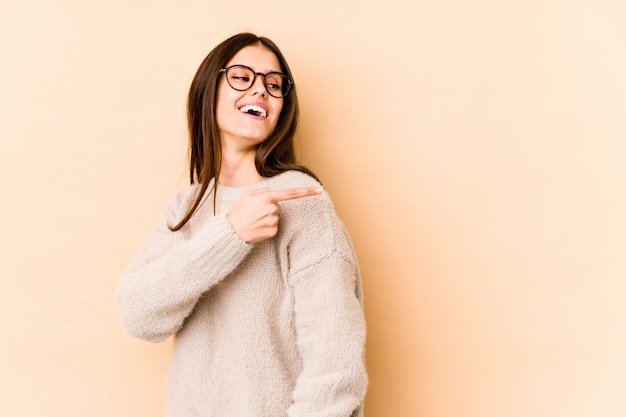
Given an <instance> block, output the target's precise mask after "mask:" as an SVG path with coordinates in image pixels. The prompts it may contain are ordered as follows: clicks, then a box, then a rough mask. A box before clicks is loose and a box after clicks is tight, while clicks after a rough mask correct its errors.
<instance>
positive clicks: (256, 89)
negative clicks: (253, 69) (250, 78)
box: [250, 74, 267, 97]
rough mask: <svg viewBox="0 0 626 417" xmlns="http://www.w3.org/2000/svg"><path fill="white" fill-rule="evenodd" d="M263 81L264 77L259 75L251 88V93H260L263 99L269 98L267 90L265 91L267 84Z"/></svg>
mask: <svg viewBox="0 0 626 417" xmlns="http://www.w3.org/2000/svg"><path fill="white" fill-rule="evenodd" d="M263 81H264V80H263V76H262V75H258V74H257V76H256V78H255V80H254V82H253V83H252V87H250V92H251V93H252V95H255V94H257V93H259V94H261V95H262V96H263V97H265V96H267V90H266V89H265V84H264V82H263Z"/></svg>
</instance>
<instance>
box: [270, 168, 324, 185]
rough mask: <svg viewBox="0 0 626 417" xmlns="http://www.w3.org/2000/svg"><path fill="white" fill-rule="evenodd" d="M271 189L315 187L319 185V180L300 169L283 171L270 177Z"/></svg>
mask: <svg viewBox="0 0 626 417" xmlns="http://www.w3.org/2000/svg"><path fill="white" fill-rule="evenodd" d="M272 180H273V181H272V182H273V184H272V187H271V188H273V189H286V188H296V187H315V186H320V185H321V184H320V182H319V181H318V180H316V179H315V178H313V177H312V176H310V175H309V174H306V173H304V172H301V171H296V170H291V171H285V172H283V173H281V174H278V175H277V176H275V177H273V178H272Z"/></svg>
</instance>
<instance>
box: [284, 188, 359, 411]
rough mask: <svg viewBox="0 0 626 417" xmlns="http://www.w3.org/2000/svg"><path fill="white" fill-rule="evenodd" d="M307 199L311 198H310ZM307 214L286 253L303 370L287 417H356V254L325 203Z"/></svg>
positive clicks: (357, 323)
mask: <svg viewBox="0 0 626 417" xmlns="http://www.w3.org/2000/svg"><path fill="white" fill-rule="evenodd" d="M309 201H311V200H309ZM320 205H321V208H322V210H321V212H318V210H312V211H311V210H307V211H308V212H309V213H313V214H312V215H308V216H306V217H307V220H309V227H306V228H304V229H303V230H302V231H301V232H298V233H297V234H296V235H295V236H294V239H293V242H292V244H291V246H292V247H291V250H290V265H291V271H292V272H291V277H290V279H291V282H292V286H293V291H294V310H295V326H296V334H297V344H298V349H299V352H300V355H301V358H302V372H301V374H300V375H299V376H298V379H297V381H296V386H295V388H294V391H293V396H292V399H293V403H292V404H291V406H290V408H289V412H288V415H289V416H290V417H304V416H306V417H360V416H362V407H363V400H364V396H365V391H366V388H367V373H366V369H365V360H364V348H365V332H366V330H365V318H364V313H363V306H362V298H361V282H360V278H359V271H358V266H357V263H356V259H355V256H354V252H353V249H352V246H351V244H350V241H349V239H348V236H347V234H346V233H345V230H344V229H343V225H342V224H341V223H340V221H339V220H338V219H337V218H336V216H335V214H334V211H333V209H332V206H331V205H330V201H329V200H324V198H322V199H321V204H320Z"/></svg>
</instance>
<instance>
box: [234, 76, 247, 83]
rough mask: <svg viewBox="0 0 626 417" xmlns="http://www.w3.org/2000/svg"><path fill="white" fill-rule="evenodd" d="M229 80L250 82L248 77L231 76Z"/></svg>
mask: <svg viewBox="0 0 626 417" xmlns="http://www.w3.org/2000/svg"><path fill="white" fill-rule="evenodd" d="M230 78H232V79H234V80H237V81H244V82H248V81H250V77H246V76H243V75H241V76H237V75H233V76H232V77H230Z"/></svg>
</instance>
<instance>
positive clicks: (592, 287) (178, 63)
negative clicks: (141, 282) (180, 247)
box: [0, 0, 626, 417]
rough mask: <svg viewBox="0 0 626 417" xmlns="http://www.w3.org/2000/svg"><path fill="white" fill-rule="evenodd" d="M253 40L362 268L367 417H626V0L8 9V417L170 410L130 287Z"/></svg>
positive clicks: (2, 245)
mask: <svg viewBox="0 0 626 417" xmlns="http://www.w3.org/2000/svg"><path fill="white" fill-rule="evenodd" d="M242 30H251V31H255V32H257V33H259V34H263V35H267V36H269V37H270V38H272V39H274V40H275V41H276V42H277V43H278V44H279V45H280V46H281V48H282V49H283V51H284V53H285V55H286V56H287V58H288V60H289V62H290V64H291V65H292V69H293V70H294V72H295V74H296V82H297V85H298V90H299V94H300V98H301V103H302V113H303V123H302V129H301V131H300V136H299V143H300V145H301V146H300V153H301V155H302V158H303V160H304V162H306V163H307V164H308V165H309V166H310V167H311V168H313V169H314V171H316V172H317V173H318V174H319V175H320V177H321V178H322V179H323V181H324V183H325V186H326V188H327V189H328V190H329V192H330V193H331V195H332V196H333V198H334V201H335V203H336V208H337V210H338V212H339V214H340V215H341V217H342V218H343V219H344V221H345V223H346V225H347V227H348V229H349V231H350V233H351V235H352V237H353V240H354V243H355V246H356V249H357V252H358V255H359V258H360V261H361V266H362V271H363V278H364V285H365V291H366V314H367V319H368V323H369V337H368V346H367V352H368V368H369V372H370V377H371V383H370V390H369V393H368V397H367V406H366V410H367V415H368V417H390V416H393V417H413V416H419V417H528V416H533V417H583V416H584V417H589V416H594V417H608V416H623V415H626V395H624V393H626V302H625V298H626V280H625V277H626V256H624V253H625V250H626V221H625V220H624V213H625V209H626V122H625V118H626V77H624V74H626V56H625V51H626V3H624V2H623V1H622V0H614V1H611V0H573V1H572V0H529V1H522V0H517V1H504V2H503V1H495V0H493V1H488V0H473V1H463V0H437V1H435V0H417V1H406V0H387V1H377V2H368V1H363V0H345V1H332V2H330V1H316V2H309V3H303V2H294V1H281V2H279V1H248V0H241V1H238V2H228V1H219V2H218V1H210V2H209V1H200V0H190V1H185V2H178V1H176V2H175V1H173V0H171V1H158V2H149V1H126V0H124V1H122V0H114V1H104V0H97V1H94V0H92V1H78V0H65V1H63V0H50V1H44V0H14V1H11V0H8V1H7V0H0V48H1V49H0V53H1V64H0V191H1V196H2V204H1V208H0V215H1V216H0V220H1V222H2V224H1V226H0V227H1V232H0V254H1V260H0V277H1V280H0V297H1V300H0V325H1V329H2V333H3V341H2V346H1V347H0V363H1V365H0V366H1V370H0V378H1V379H0V414H1V415H6V416H27V417H30V416H47V417H57V416H59V417H61V416H62V417H79V416H80V417H83V416H90V417H100V416H102V417H104V416H107V417H110V416H117V417H131V416H132V417H135V416H142V417H150V416H153V417H157V416H160V415H161V412H162V409H163V377H164V373H165V369H166V364H167V358H168V353H169V348H170V347H169V344H168V342H166V343H164V344H162V345H151V344H149V343H146V342H142V341H136V340H132V339H131V338H130V337H129V336H127V335H126V334H125V333H124V332H123V331H122V329H121V327H120V324H119V322H118V319H117V316H116V311H115V304H114V298H113V294H114V288H115V284H116V281H117V279H118V277H119V275H120V274H121V272H122V270H123V269H124V267H125V265H126V263H127V262H128V260H129V258H130V256H131V255H132V253H133V252H134V251H135V250H137V249H138V247H139V246H140V245H141V244H142V243H143V242H144V241H145V240H146V239H147V238H148V235H149V233H150V230H151V228H152V226H153V224H154V222H155V221H156V218H157V216H158V214H159V212H160V210H161V207H162V205H163V204H164V202H165V201H166V199H167V198H168V196H169V195H170V194H171V193H172V192H174V191H175V190H176V189H178V188H180V187H181V186H183V185H184V183H185V178H186V173H185V169H186V166H185V152H186V129H185V121H184V105H185V103H184V102H185V96H186V92H187V88H188V85H189V82H190V81H191V78H192V76H193V73H194V72H195V70H196V68H197V66H198V65H199V63H200V61H201V60H202V59H203V57H204V56H205V55H206V53H208V51H209V50H210V49H211V48H212V47H213V46H214V45H215V44H217V43H218V42H219V41H221V40H223V39H224V38H226V37H227V36H230V35H232V34H234V33H236V32H238V31H242Z"/></svg>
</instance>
